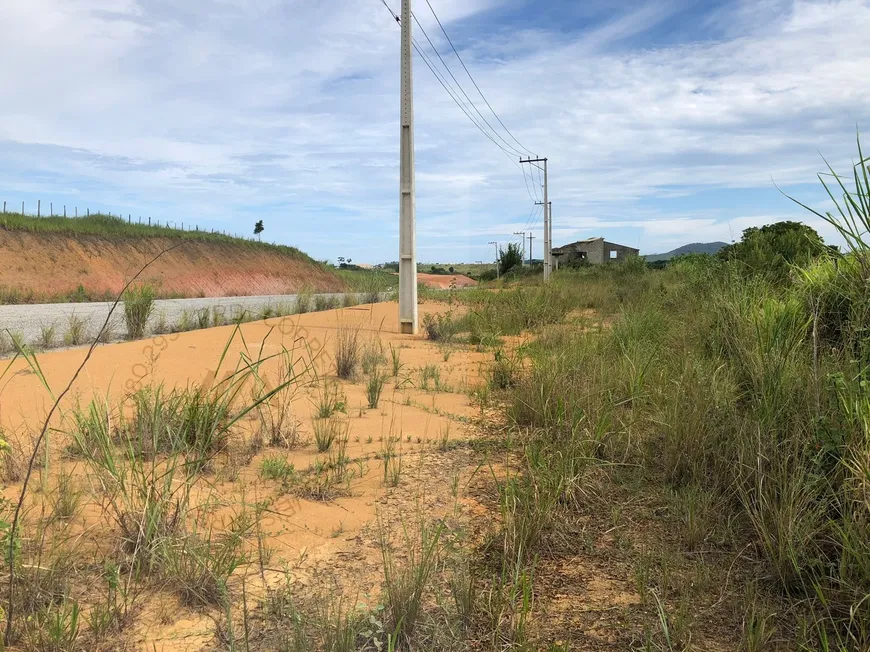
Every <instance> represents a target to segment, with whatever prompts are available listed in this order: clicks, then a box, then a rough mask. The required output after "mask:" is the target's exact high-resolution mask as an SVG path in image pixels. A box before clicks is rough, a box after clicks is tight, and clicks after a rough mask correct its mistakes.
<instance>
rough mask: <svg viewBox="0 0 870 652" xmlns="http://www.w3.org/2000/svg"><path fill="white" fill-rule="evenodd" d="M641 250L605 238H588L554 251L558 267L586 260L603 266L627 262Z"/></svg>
mask: <svg viewBox="0 0 870 652" xmlns="http://www.w3.org/2000/svg"><path fill="white" fill-rule="evenodd" d="M639 253H640V249H635V248H633V247H626V246H624V245H619V244H616V243H613V242H607V241H606V240H605V239H604V238H588V239H587V240H578V241H577V242H572V243H571V244H566V245H564V246H562V247H556V248H555V249H553V257H554V258H555V260H556V264H557V265H566V264H570V263H572V262H576V261H580V260H585V261H586V262H588V263H590V264H591V265H601V264H602V263H606V262H616V261H621V260H625V259H626V258H628V257H629V256H637V255H638V254H639Z"/></svg>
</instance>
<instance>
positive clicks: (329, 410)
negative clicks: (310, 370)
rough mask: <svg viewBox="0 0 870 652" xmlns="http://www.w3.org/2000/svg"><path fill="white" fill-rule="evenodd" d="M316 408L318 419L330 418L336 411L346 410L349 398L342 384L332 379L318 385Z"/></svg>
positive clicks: (315, 400)
mask: <svg viewBox="0 0 870 652" xmlns="http://www.w3.org/2000/svg"><path fill="white" fill-rule="evenodd" d="M314 409H315V414H316V416H317V418H318V419H328V418H329V417H331V416H332V415H333V414H335V413H336V412H346V411H347V399H346V397H345V396H344V393H343V392H342V391H341V385H339V384H338V383H337V382H335V381H330V380H325V381H324V382H323V383H320V384H318V385H316V389H315V397H314Z"/></svg>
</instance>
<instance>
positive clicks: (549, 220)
mask: <svg viewBox="0 0 870 652" xmlns="http://www.w3.org/2000/svg"><path fill="white" fill-rule="evenodd" d="M544 196H546V193H544ZM535 205H537V206H543V205H544V202H542V201H536V202H535ZM544 212H545V215H544V228H545V229H546V231H545V232H544V238H545V241H546V240H549V242H550V246H549V247H547V251H549V252H550V271H553V269H552V268H553V202H547V210H546V211H544ZM545 269H546V268H545Z"/></svg>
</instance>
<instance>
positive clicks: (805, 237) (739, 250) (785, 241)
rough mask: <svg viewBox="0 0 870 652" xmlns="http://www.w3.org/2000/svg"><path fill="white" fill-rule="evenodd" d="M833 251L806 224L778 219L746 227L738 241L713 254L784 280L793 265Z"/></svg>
mask: <svg viewBox="0 0 870 652" xmlns="http://www.w3.org/2000/svg"><path fill="white" fill-rule="evenodd" d="M836 251H837V249H836V247H830V246H828V245H826V244H825V241H824V240H822V237H821V236H820V235H819V234H818V233H816V230H815V229H813V228H812V227H810V226H807V225H806V224H802V223H800V222H777V223H775V224H768V225H766V226H762V227H760V228H759V227H755V226H753V227H751V228H748V229H746V230H745V231H743V237H742V238H741V239H740V242H736V243H734V244H731V245H728V246H726V247H723V248H722V249H721V250H720V251H719V253H718V254H716V255H717V257H718V258H719V259H720V260H727V261H737V262H739V263H742V264H743V265H744V266H745V267H744V269H745V270H746V271H747V272H750V273H755V274H757V273H761V274H768V275H770V276H771V277H772V278H773V280H785V279H786V278H788V274H789V270H790V269H791V267H792V266H794V265H799V266H805V265H807V264H809V263H810V262H812V261H813V260H815V259H816V258H819V257H820V256H823V255H826V254H830V253H834V252H836Z"/></svg>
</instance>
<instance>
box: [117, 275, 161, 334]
mask: <svg viewBox="0 0 870 652" xmlns="http://www.w3.org/2000/svg"><path fill="white" fill-rule="evenodd" d="M156 295H157V293H156V292H155V290H154V287H153V286H151V285H147V284H143V285H136V286H132V287H130V288H128V289H127V291H126V292H124V296H123V301H124V322H125V323H126V324H127V335H128V337H129V338H130V339H131V340H138V339H140V338H142V337H144V336H145V328H146V327H147V325H148V320H149V319H150V318H151V314H152V313H153V312H154V299H155V298H156Z"/></svg>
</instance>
